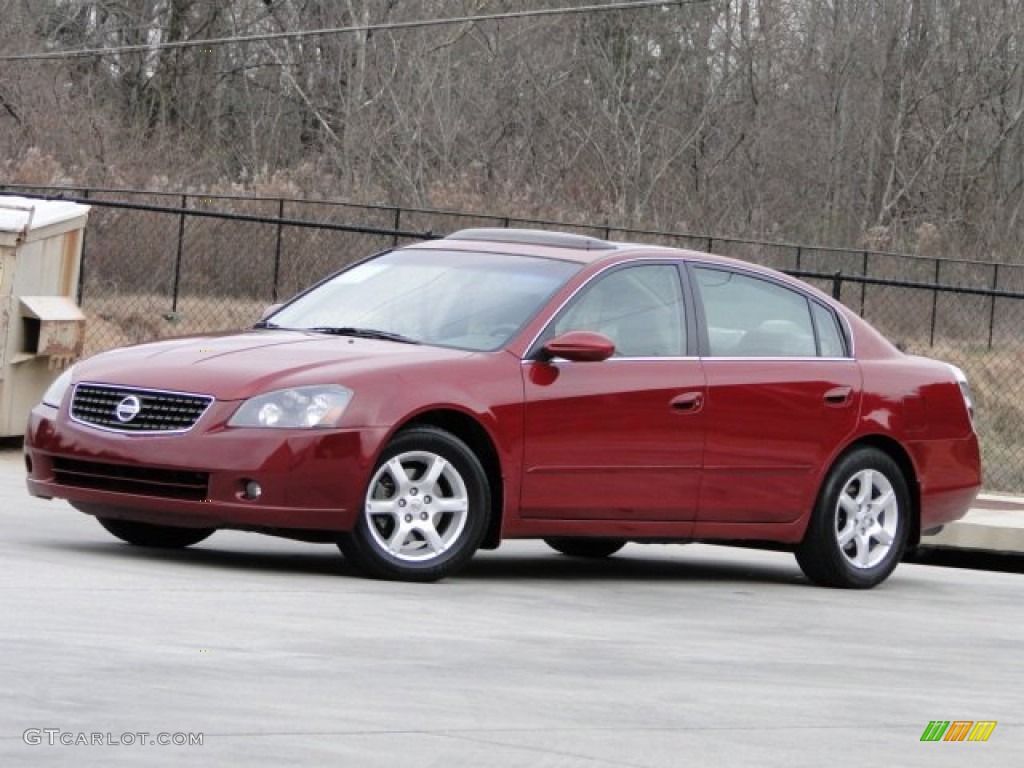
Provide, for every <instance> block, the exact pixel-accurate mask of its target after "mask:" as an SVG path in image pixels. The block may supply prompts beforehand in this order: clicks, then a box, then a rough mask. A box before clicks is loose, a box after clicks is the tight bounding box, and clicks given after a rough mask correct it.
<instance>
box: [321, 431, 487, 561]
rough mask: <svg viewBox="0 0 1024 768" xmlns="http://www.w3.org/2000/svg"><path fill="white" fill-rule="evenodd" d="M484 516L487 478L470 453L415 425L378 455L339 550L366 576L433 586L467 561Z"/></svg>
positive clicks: (482, 527)
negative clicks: (361, 502) (358, 509)
mask: <svg viewBox="0 0 1024 768" xmlns="http://www.w3.org/2000/svg"><path fill="white" fill-rule="evenodd" d="M489 514H490V489H489V487H488V483H487V475H486V473H485V472H484V470H483V467H482V466H481V465H480V461H479V460H478V459H477V457H476V456H475V455H474V454H473V452H472V451H471V450H470V449H469V448H468V447H467V446H466V444H465V443H463V442H462V441H461V440H459V439H458V438H457V437H455V436H454V435H452V434H450V433H448V432H445V431H443V430H440V429H436V428H434V427H414V428H411V429H408V430H406V431H404V432H401V433H399V434H398V435H397V436H396V437H395V438H394V439H393V440H392V441H391V443H390V444H389V445H388V446H387V448H386V449H385V450H384V453H383V454H382V455H381V457H380V460H379V461H378V462H377V466H376V469H375V470H374V473H373V476H372V478H371V479H370V483H369V486H368V487H367V490H366V497H365V501H364V505H363V511H362V514H361V515H360V516H359V519H358V521H357V523H356V526H355V528H354V529H353V530H352V531H351V532H349V533H346V534H344V535H343V536H342V537H341V538H340V540H339V542H338V546H339V547H340V548H341V551H342V553H343V554H344V555H345V558H346V559H347V560H349V561H350V562H351V563H352V564H353V565H354V566H355V567H356V569H357V570H359V571H361V572H362V573H364V574H366V575H367V576H371V577H373V578H378V579H396V580H403V581H436V580H438V579H442V578H444V577H445V576H448V575H449V574H451V573H453V572H454V571H455V570H456V569H458V568H459V567H461V566H462V565H464V564H465V563H466V562H467V561H468V560H469V559H470V558H471V557H472V556H473V553H474V552H476V550H477V548H478V547H479V546H480V542H481V541H482V539H483V536H484V533H485V531H486V529H487V520H488V517H489Z"/></svg>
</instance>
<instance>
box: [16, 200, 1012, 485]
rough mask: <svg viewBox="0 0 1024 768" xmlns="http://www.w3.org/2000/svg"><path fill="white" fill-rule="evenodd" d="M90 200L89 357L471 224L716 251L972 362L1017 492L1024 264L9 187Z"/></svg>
mask: <svg viewBox="0 0 1024 768" xmlns="http://www.w3.org/2000/svg"><path fill="white" fill-rule="evenodd" d="M0 191H8V192H10V193H11V194H22V195H26V194H31V195H44V196H60V197H63V198H65V199H70V198H74V199H78V200H80V201H81V202H84V203H88V204H92V205H93V206H94V208H93V210H92V213H91V214H90V218H89V225H88V228H87V230H86V236H85V244H84V250H83V261H82V280H81V284H80V287H79V291H80V294H79V303H80V304H81V305H82V308H83V311H84V312H85V314H86V317H87V318H88V322H87V325H86V354H93V353H95V352H98V351H101V350H103V349H108V348H111V347H115V346H120V345H123V344H130V343H136V342H140V341H148V340H151V339H158V338H165V337H169V336H178V335H182V334H189V333H204V332H214V331H221V330H229V329H237V328H243V327H247V326H249V325H251V324H252V323H253V322H255V321H256V320H257V319H258V318H259V316H260V314H261V313H262V312H263V311H264V309H265V308H266V307H267V306H268V305H269V304H271V303H273V302H276V301H280V300H284V299H287V298H289V297H290V296H293V295H294V294H295V293H297V292H298V291H300V290H302V289H304V288H305V287H307V286H309V285H311V284H312V283H314V282H315V281H317V280H319V279H321V278H323V277H325V276H327V275H328V274H330V273H331V272H333V271H335V270H337V269H339V268H340V267H342V266H344V265H345V264H347V263H350V262H352V261H354V260H356V259H360V258H363V257H365V256H367V255H369V254H371V253H373V252H376V251H380V250H383V249H385V248H389V247H392V246H394V245H399V244H401V243H406V242H412V241H415V240H420V239H426V238H431V237H437V236H440V235H442V234H447V233H449V232H452V231H454V230H457V229H463V228H467V227H509V226H513V227H514V226H521V227H530V228H535V229H560V230H564V231H570V232H578V233H581V234H589V235H593V236H597V237H601V238H606V239H619V240H633V241H638V242H649V243H657V244H663V245H671V246H675V247H682V248H692V249H695V250H702V251H710V252H713V253H718V254H722V255H727V256H733V257H736V258H740V259H744V260H747V261H752V262H755V263H759V264H765V265H767V266H771V267H775V268H776V269H781V270H784V271H786V272H789V273H791V274H795V275H797V276H799V277H802V278H803V279H805V280H807V281H808V282H810V283H812V284H814V285H816V286H817V287H819V288H821V289H822V290H824V291H826V292H829V293H831V294H833V295H835V296H837V297H838V298H840V299H841V300H842V301H843V302H844V303H845V304H846V305H847V306H849V307H851V308H852V309H853V310H855V311H856V312H858V313H859V314H861V315H862V316H863V317H864V318H865V319H867V320H868V321H869V322H871V323H872V324H873V325H875V327H877V328H878V329H879V330H880V331H882V332H883V333H885V334H886V335H887V336H888V337H889V338H890V339H891V340H893V341H894V342H895V343H897V344H898V345H899V346H900V347H901V348H902V349H904V350H905V351H907V352H910V353H914V354H923V355H927V356H929V357H937V358H940V359H942V360H947V361H949V362H952V363H955V364H956V365H959V366H960V367H961V368H963V369H964V370H965V371H966V372H967V375H968V378H969V379H970V381H971V385H972V388H973V391H974V397H975V403H976V413H977V418H978V432H979V434H980V435H981V441H982V450H983V454H984V460H985V473H986V477H985V484H986V487H987V488H989V489H990V490H998V491H1009V492H1012V491H1024V437H1022V436H1024V380H1022V377H1021V374H1022V365H1021V361H1022V360H1024V336H1022V333H1021V328H1024V265H1014V264H997V263H991V262H976V261H965V260H955V259H944V258H931V257H921V256H914V255H907V254H896V253H885V252H879V251H864V250H844V249H838V248H823V247H814V246H805V245H797V244H789V243H772V242H760V241H754V240H747V239H738V238H719V237H709V236H704V235H693V234H686V233H672V232H658V231H652V230H641V229H630V228H616V227H611V226H609V225H607V224H601V225H579V224H572V223H566V222H557V221H544V220H536V219H520V218H512V217H502V216H490V215H477V214H467V213H458V212H451V211H437V210H429V209H414V208H403V207H393V206H369V205H357V204H351V203H337V202H323V201H307V200H298V199H282V198H274V199H257V198H240V197H223V196H221V197H218V196H203V195H181V194H169V193H155V192H138V191H132V190H101V189H85V188H78V189H69V188H60V189H54V188H39V187H31V188H27V187H23V186H13V185H12V186H4V185H0Z"/></svg>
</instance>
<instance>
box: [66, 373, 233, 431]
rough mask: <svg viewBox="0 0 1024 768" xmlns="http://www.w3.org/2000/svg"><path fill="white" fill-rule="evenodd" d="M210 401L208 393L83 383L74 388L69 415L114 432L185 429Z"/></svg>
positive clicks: (211, 400)
mask: <svg viewBox="0 0 1024 768" xmlns="http://www.w3.org/2000/svg"><path fill="white" fill-rule="evenodd" d="M212 402H213V398H212V397H210V396H209V395H194V394H189V393H187V392H162V391H160V390H156V389H135V388H133V387H115V386H110V385H107V384H85V383H83V384H79V385H77V386H76V387H75V393H74V396H73V397H72V399H71V418H72V419H74V420H75V421H77V422H80V423H82V424H91V425H92V426H95V427H102V428H103V429H112V430H115V431H117V432H135V433H139V432H158V433H159V432H185V431H187V430H189V429H191V428H192V427H193V426H195V423H196V422H197V421H199V417H200V416H202V415H203V414H204V413H205V412H206V409H207V408H209V407H210V403H212Z"/></svg>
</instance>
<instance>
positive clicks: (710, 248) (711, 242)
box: [708, 237, 715, 253]
mask: <svg viewBox="0 0 1024 768" xmlns="http://www.w3.org/2000/svg"><path fill="white" fill-rule="evenodd" d="M714 245H715V238H713V237H709V238H708V253H712V248H714Z"/></svg>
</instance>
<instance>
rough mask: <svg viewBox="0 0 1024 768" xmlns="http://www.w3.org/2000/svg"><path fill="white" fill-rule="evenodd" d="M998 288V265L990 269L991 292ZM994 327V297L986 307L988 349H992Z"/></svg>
mask: <svg viewBox="0 0 1024 768" xmlns="http://www.w3.org/2000/svg"><path fill="white" fill-rule="evenodd" d="M998 287H999V265H998V264H996V265H995V266H994V267H993V268H992V290H993V291H994V290H996V288H998ZM995 326H996V297H995V296H993V297H992V303H991V304H989V305H988V348H989V349H990V350H991V349H992V335H993V333H994V331H995Z"/></svg>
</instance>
